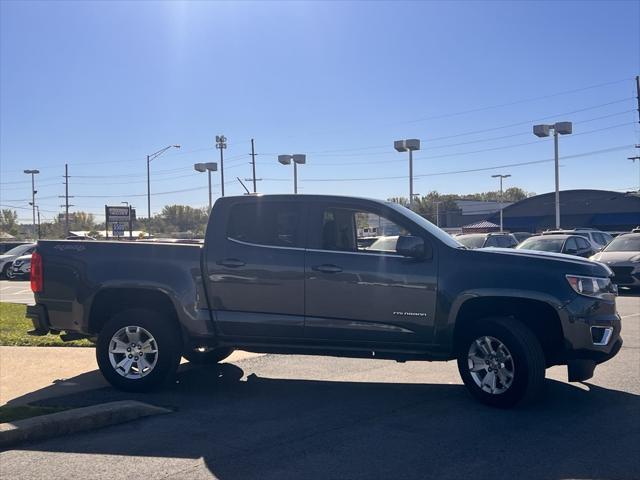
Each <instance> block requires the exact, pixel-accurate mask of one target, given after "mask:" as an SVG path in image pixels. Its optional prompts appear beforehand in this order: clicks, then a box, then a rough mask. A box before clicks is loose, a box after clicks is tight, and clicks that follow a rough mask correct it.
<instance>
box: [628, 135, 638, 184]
mask: <svg viewBox="0 0 640 480" xmlns="http://www.w3.org/2000/svg"><path fill="white" fill-rule="evenodd" d="M636 148H640V145H636ZM627 159H628V160H631V161H632V162H633V163H636V160H637V161H638V166H639V167H640V155H636V156H635V157H627ZM638 172H640V170H638ZM638 193H640V173H639V177H638Z"/></svg>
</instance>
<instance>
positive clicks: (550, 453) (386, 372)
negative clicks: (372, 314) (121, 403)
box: [0, 296, 640, 479]
mask: <svg viewBox="0 0 640 480" xmlns="http://www.w3.org/2000/svg"><path fill="white" fill-rule="evenodd" d="M618 304H619V311H620V314H621V315H622V316H623V336H624V340H625V345H624V347H623V348H622V350H621V352H620V354H619V355H618V356H617V357H615V358H614V359H613V360H611V361H610V362H608V363H606V364H603V365H600V366H599V367H598V369H597V370H596V374H595V376H594V378H593V379H591V380H590V381H588V382H585V383H573V384H570V383H567V382H566V373H565V369H564V368H562V367H554V368H552V369H550V370H548V372H547V377H548V381H547V395H546V399H545V400H544V401H543V402H542V403H540V404H538V405H535V406H531V407H526V408H518V409H514V410H508V411H501V410H495V409H491V408H487V407H485V406H482V405H479V404H477V403H476V402H474V401H473V400H471V398H470V397H469V395H468V394H467V392H466V390H465V389H464V387H463V386H462V385H461V382H460V380H459V378H458V374H457V370H456V366H455V364H454V362H448V363H427V362H409V363H405V364H401V363H395V362H392V361H384V360H354V359H336V358H325V357H305V356H284V355H265V356H260V357H255V358H250V359H246V360H241V361H237V362H234V363H226V364H222V365H219V366H217V367H208V368H195V367H192V366H190V365H188V364H187V365H183V366H182V367H181V371H180V373H179V376H178V381H177V383H176V384H175V385H173V386H172V387H171V388H169V389H167V390H164V391H162V392H158V393H154V394H147V395H132V394H124V393H121V392H118V391H115V390H113V389H111V388H109V387H107V388H102V389H97V390H93V391H90V392H82V393H76V394H72V395H67V396H65V397H59V398H56V399H48V400H45V401H43V403H44V404H50V405H55V404H57V405H61V404H64V405H74V406H80V405H89V404H93V403H100V402H106V401H111V400H120V399H126V398H132V399H138V400H143V401H147V402H149V403H152V404H155V405H160V406H166V407H170V408H172V409H174V410H175V413H173V414H170V415H166V416H162V417H157V418H153V419H143V420H139V421H135V422H132V423H129V424H125V425H120V426H115V427H109V428H105V429H102V430H98V431H94V432H89V433H84V434H77V435H73V436H68V437H64V438H58V439H53V440H49V441H45V442H41V443H35V444H30V445H23V446H22V447H21V448H19V449H17V450H11V451H6V452H3V453H2V454H1V455H0V471H1V473H2V476H3V478H12V479H27V478H28V479H32V478H65V479H73V478H82V479H85V478H109V479H117V478H123V479H125V478H126V479H131V478H171V479H200V478H220V479H247V478H262V479H263V478H267V479H269V478H273V479H282V478H305V479H306V478H332V479H333V478H349V479H352V478H354V479H359V478H362V479H365V478H367V479H369V478H426V477H430V478H439V479H442V478H451V479H454V478H455V479H459V478H472V477H473V478H476V479H482V478H509V479H512V478H526V479H528V478H532V479H533V478H548V479H564V478H581V479H585V478H611V479H613V478H616V479H625V478H628V479H632V478H636V479H637V478H638V476H639V473H640V456H639V455H638V445H640V297H638V296H622V297H620V298H619V302H618ZM43 368H46V366H43ZM92 374H93V375H95V372H93V373H91V374H85V375H92ZM80 377H82V376H80ZM80 377H79V378H78V379H76V380H77V381H79V382H81V381H82V378H80Z"/></svg>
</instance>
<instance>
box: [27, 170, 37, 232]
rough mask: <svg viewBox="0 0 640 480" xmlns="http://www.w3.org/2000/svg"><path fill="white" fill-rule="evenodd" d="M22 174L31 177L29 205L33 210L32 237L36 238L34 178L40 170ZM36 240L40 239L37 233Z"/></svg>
mask: <svg viewBox="0 0 640 480" xmlns="http://www.w3.org/2000/svg"><path fill="white" fill-rule="evenodd" d="M24 173H26V174H27V175H31V202H29V204H30V205H31V207H32V210H33V236H34V237H35V236H36V193H37V192H36V180H35V176H36V175H37V174H38V173H40V170H35V169H33V170H25V171H24ZM38 238H40V233H39V232H38Z"/></svg>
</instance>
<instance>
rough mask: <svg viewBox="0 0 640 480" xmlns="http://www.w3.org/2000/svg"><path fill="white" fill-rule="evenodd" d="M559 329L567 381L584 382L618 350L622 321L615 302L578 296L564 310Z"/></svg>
mask: <svg viewBox="0 0 640 480" xmlns="http://www.w3.org/2000/svg"><path fill="white" fill-rule="evenodd" d="M564 313H565V315H564V318H563V321H562V329H563V333H564V343H565V349H564V350H565V352H564V356H565V361H566V364H567V367H568V373H569V381H571V382H576V381H583V380H588V379H589V378H591V377H592V376H593V371H594V369H595V367H596V365H598V364H600V363H603V362H606V361H608V360H610V359H611V358H613V357H615V356H616V355H617V354H618V352H619V351H620V348H621V347H622V337H621V336H620V333H621V331H622V322H621V319H620V315H618V313H617V312H616V306H615V301H605V300H600V299H596V298H590V297H585V296H579V297H578V298H576V299H575V300H573V301H571V302H569V303H568V304H567V305H566V306H565V309H564Z"/></svg>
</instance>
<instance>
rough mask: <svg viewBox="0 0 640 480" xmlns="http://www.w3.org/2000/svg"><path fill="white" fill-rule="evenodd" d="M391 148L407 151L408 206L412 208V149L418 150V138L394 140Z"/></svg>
mask: <svg viewBox="0 0 640 480" xmlns="http://www.w3.org/2000/svg"><path fill="white" fill-rule="evenodd" d="M393 148H395V149H396V151H398V152H407V151H408V152H409V208H410V209H411V210H413V201H414V195H413V151H414V150H420V140H418V139H417V138H411V139H406V140H396V141H395V142H393Z"/></svg>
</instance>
